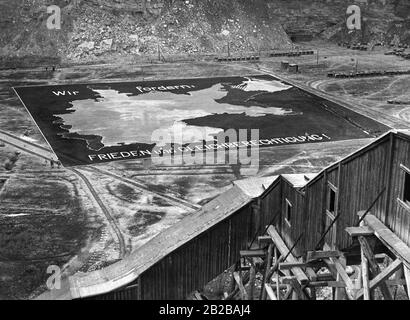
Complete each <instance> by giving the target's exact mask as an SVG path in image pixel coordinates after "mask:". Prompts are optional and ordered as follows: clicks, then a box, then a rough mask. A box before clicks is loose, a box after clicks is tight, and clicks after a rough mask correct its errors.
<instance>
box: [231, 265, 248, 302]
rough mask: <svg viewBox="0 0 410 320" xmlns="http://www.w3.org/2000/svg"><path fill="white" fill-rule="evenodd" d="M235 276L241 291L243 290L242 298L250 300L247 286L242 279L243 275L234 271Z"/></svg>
mask: <svg viewBox="0 0 410 320" xmlns="http://www.w3.org/2000/svg"><path fill="white" fill-rule="evenodd" d="M233 277H234V279H235V281H236V283H237V285H238V287H239V291H240V292H241V298H242V300H248V293H247V292H246V290H245V287H244V286H243V283H242V279H241V276H240V275H239V272H237V271H235V272H234V273H233Z"/></svg>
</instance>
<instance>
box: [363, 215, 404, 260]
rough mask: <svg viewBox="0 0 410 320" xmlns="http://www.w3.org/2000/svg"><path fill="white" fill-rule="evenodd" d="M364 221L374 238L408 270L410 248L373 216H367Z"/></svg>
mask: <svg viewBox="0 0 410 320" xmlns="http://www.w3.org/2000/svg"><path fill="white" fill-rule="evenodd" d="M364 221H365V222H366V225H367V226H368V227H370V228H371V229H372V230H373V231H374V234H375V236H376V237H377V238H378V239H379V240H380V241H381V242H382V243H383V244H384V245H385V246H386V247H387V248H388V249H389V250H390V251H391V252H392V253H393V254H394V255H395V256H396V257H398V258H400V259H401V260H402V262H403V263H404V264H405V265H406V267H407V268H410V248H409V247H408V246H407V245H406V244H405V243H404V242H403V241H402V240H401V239H400V238H399V237H398V236H397V235H395V234H394V233H393V231H391V230H390V229H389V228H388V227H387V226H385V225H384V224H383V223H382V222H381V221H380V220H379V219H377V218H376V217H375V216H374V215H371V214H368V215H367V216H366V217H365V218H364Z"/></svg>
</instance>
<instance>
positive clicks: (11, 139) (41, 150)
mask: <svg viewBox="0 0 410 320" xmlns="http://www.w3.org/2000/svg"><path fill="white" fill-rule="evenodd" d="M0 141H2V142H4V143H6V144H9V145H11V146H13V147H15V148H17V149H19V150H22V151H24V152H27V153H30V154H33V155H35V156H37V157H40V158H43V159H45V160H48V161H54V162H57V161H58V159H57V157H56V155H55V154H54V153H52V152H51V151H50V150H49V149H47V148H45V147H43V146H40V145H37V144H35V143H32V142H30V141H27V140H24V139H22V138H20V137H17V136H15V135H13V134H11V133H9V132H6V131H3V130H0Z"/></svg>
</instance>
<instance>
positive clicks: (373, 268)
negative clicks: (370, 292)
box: [358, 237, 393, 300]
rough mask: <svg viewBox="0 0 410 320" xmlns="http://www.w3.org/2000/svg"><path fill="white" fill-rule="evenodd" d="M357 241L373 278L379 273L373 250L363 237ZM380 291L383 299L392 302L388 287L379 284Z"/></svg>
mask: <svg viewBox="0 0 410 320" xmlns="http://www.w3.org/2000/svg"><path fill="white" fill-rule="evenodd" d="M358 239H359V242H360V245H361V247H362V248H363V252H364V255H365V257H366V258H367V260H368V262H369V269H370V272H371V274H372V275H373V277H376V276H377V275H378V274H379V273H380V268H379V265H378V264H377V262H376V259H375V257H374V254H373V250H372V249H371V248H370V245H369V243H368V242H367V240H366V238H365V237H359V238H358ZM380 290H381V292H382V294H383V296H384V299H386V300H393V297H392V295H391V292H390V290H389V287H388V286H387V285H386V284H385V283H384V282H382V283H381V284H380Z"/></svg>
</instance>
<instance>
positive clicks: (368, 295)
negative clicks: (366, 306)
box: [356, 248, 371, 300]
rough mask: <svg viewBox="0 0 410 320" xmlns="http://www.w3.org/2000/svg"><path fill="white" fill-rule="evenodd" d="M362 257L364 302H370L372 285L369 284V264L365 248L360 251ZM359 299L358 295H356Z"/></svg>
mask: <svg viewBox="0 0 410 320" xmlns="http://www.w3.org/2000/svg"><path fill="white" fill-rule="evenodd" d="M360 251H361V256H362V265H361V267H362V281H363V289H362V290H363V298H364V300H370V298H371V293H370V284H369V279H370V278H369V262H368V260H367V258H366V255H365V254H364V250H363V248H361V249H360ZM356 299H357V294H356Z"/></svg>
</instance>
